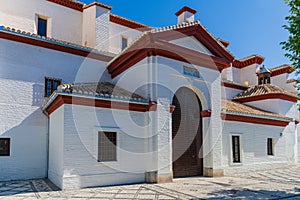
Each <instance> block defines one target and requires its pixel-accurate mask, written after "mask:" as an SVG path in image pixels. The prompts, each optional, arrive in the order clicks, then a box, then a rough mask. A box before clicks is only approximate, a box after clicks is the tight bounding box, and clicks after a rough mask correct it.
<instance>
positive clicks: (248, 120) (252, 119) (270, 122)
mask: <svg viewBox="0 0 300 200" xmlns="http://www.w3.org/2000/svg"><path fill="white" fill-rule="evenodd" d="M221 118H222V120H225V121H236V122H245V123H252V124H263V125H271V126H282V127H285V126H287V125H288V124H289V122H287V121H280V120H273V119H264V118H258V117H247V116H239V115H232V114H224V113H222V114H221Z"/></svg>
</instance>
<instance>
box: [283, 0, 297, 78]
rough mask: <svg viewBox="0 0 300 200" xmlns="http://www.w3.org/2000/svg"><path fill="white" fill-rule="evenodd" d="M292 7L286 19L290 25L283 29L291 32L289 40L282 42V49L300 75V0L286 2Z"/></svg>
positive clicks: (286, 0) (287, 0)
mask: <svg viewBox="0 0 300 200" xmlns="http://www.w3.org/2000/svg"><path fill="white" fill-rule="evenodd" d="M285 2H286V3H287V5H288V6H289V7H290V14H289V16H287V17H286V18H285V19H286V20H287V22H288V24H287V25H284V26H283V28H285V29H286V30H288V31H289V33H290V34H289V37H288V40H287V41H285V42H281V45H282V48H283V49H284V50H285V51H286V53H285V56H286V57H287V58H289V60H290V61H291V62H292V65H293V66H294V68H295V69H296V72H297V74H299V73H300V0H285Z"/></svg>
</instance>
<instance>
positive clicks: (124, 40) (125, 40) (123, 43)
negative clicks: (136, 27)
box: [122, 37, 128, 50]
mask: <svg viewBox="0 0 300 200" xmlns="http://www.w3.org/2000/svg"><path fill="white" fill-rule="evenodd" d="M127 46H128V39H127V38H125V37H122V50H124V49H125V48H126V47H127Z"/></svg>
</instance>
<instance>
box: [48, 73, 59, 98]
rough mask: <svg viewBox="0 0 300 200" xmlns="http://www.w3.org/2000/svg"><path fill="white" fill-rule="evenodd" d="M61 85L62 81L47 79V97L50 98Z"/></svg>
mask: <svg viewBox="0 0 300 200" xmlns="http://www.w3.org/2000/svg"><path fill="white" fill-rule="evenodd" d="M60 84H61V79H55V78H47V77H45V97H49V96H50V95H51V94H52V93H53V92H54V91H55V90H56V89H57V87H58V86H59V85H60Z"/></svg>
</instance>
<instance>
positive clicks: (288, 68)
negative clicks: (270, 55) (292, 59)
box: [269, 64, 295, 76]
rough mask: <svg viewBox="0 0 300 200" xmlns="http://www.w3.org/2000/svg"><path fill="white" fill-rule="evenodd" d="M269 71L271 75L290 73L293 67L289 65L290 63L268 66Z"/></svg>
mask: <svg viewBox="0 0 300 200" xmlns="http://www.w3.org/2000/svg"><path fill="white" fill-rule="evenodd" d="M269 70H270V71H271V76H278V75H280V74H284V73H288V74H290V73H292V72H293V71H295V69H294V68H293V67H292V66H291V65H287V64H284V65H281V66H278V67H274V68H270V69H269Z"/></svg>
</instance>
